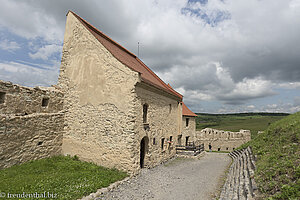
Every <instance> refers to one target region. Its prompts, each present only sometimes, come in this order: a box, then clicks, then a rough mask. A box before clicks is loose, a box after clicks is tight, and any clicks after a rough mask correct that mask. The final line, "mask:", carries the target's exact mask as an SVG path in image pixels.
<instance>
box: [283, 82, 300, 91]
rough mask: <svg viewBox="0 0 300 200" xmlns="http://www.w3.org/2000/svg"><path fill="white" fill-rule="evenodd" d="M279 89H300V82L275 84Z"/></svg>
mask: <svg viewBox="0 0 300 200" xmlns="http://www.w3.org/2000/svg"><path fill="white" fill-rule="evenodd" d="M277 86H278V87H279V88H284V89H300V82H286V83H280V84H277Z"/></svg>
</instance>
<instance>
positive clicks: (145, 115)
mask: <svg viewBox="0 0 300 200" xmlns="http://www.w3.org/2000/svg"><path fill="white" fill-rule="evenodd" d="M147 113H148V105H147V104H144V105H143V123H147Z"/></svg>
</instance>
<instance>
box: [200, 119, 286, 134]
mask: <svg viewBox="0 0 300 200" xmlns="http://www.w3.org/2000/svg"><path fill="white" fill-rule="evenodd" d="M286 115H287V114H284V113H279V114H277V113H272V114H270V113H240V114H201V113H199V114H198V117H196V129H197V130H201V129H204V128H214V129H219V130H225V131H239V130H240V129H247V130H250V131H251V135H252V137H255V136H256V134H257V132H258V131H263V130H265V129H267V128H268V126H269V125H271V124H272V123H274V122H275V121H278V120H280V119H282V118H283V117H285V116H286Z"/></svg>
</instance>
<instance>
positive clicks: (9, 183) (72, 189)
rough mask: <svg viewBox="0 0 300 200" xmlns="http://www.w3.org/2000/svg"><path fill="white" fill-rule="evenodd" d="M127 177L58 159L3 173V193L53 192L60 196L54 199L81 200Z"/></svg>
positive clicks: (105, 169)
mask: <svg viewBox="0 0 300 200" xmlns="http://www.w3.org/2000/svg"><path fill="white" fill-rule="evenodd" d="M126 176H127V174H126V173H125V172H120V171H118V170H115V169H108V168H104V167H101V166H97V165H95V164H92V163H88V162H82V161H79V160H78V159H77V157H74V158H71V157H69V156H67V157H65V156H55V157H52V158H46V159H41V160H35V161H30V162H27V163H24V164H21V165H15V166H12V167H10V168H7V169H2V170H0V180H1V183H0V193H2V194H6V196H7V194H8V193H10V194H22V193H23V192H24V193H25V194H33V193H38V194H43V193H44V192H46V193H45V194H46V195H48V192H49V194H53V197H54V196H55V195H56V198H53V199H78V198H81V197H83V196H86V195H88V194H90V193H92V192H96V191H97V189H99V188H102V187H107V186H109V185H110V184H111V183H113V182H115V181H118V180H122V179H123V178H125V177H126ZM0 199H1V198H0ZM2 199H8V198H7V197H6V198H2ZM15 199H24V198H15ZM29 199H33V198H29ZM38 199H44V198H38ZM45 199H49V198H45Z"/></svg>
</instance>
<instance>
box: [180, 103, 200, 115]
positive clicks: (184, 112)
mask: <svg viewBox="0 0 300 200" xmlns="http://www.w3.org/2000/svg"><path fill="white" fill-rule="evenodd" d="M182 115H183V116H190V117H197V115H196V114H195V113H193V112H192V111H191V110H190V109H189V108H188V107H187V106H186V105H185V104H184V103H183V102H182Z"/></svg>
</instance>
